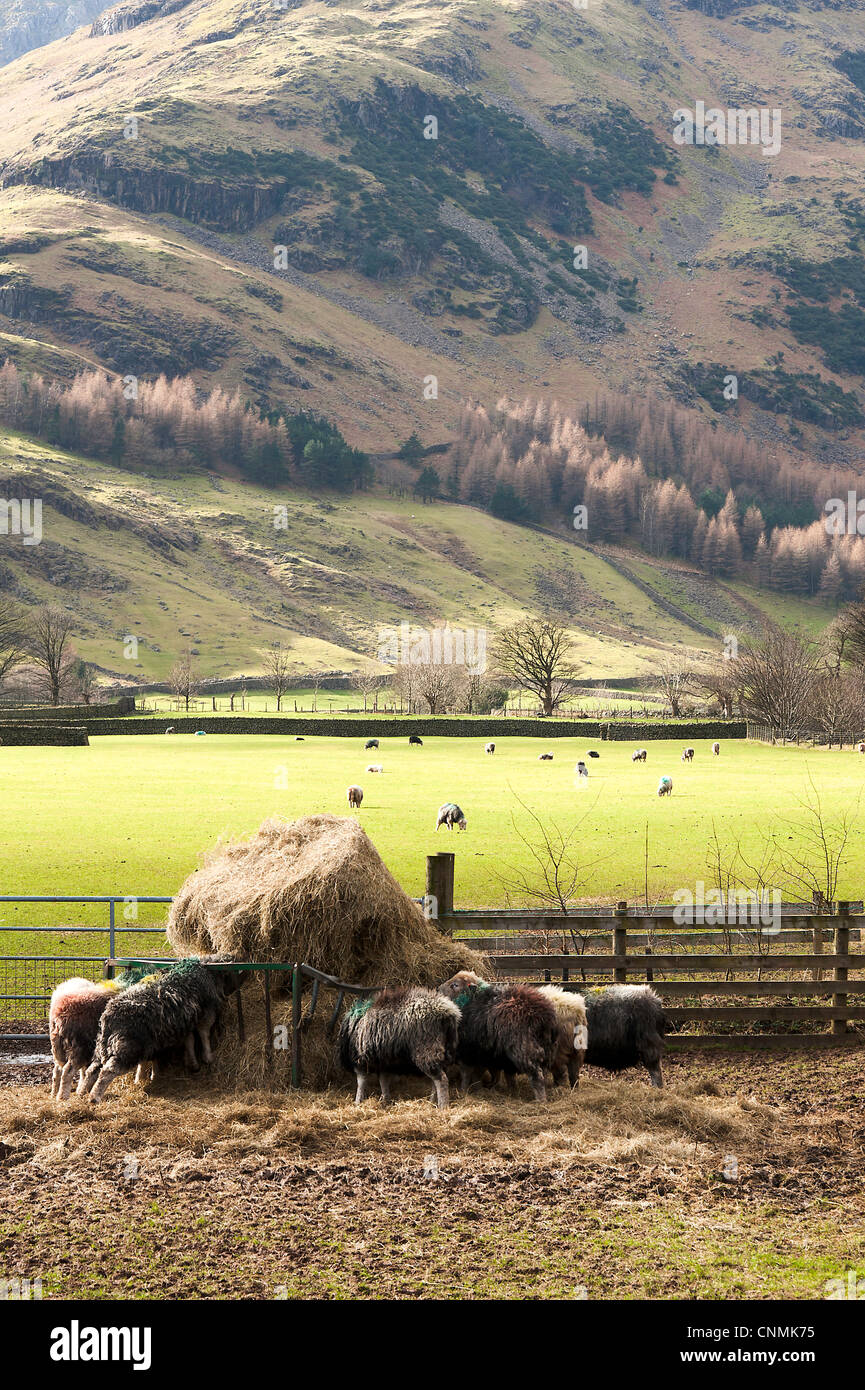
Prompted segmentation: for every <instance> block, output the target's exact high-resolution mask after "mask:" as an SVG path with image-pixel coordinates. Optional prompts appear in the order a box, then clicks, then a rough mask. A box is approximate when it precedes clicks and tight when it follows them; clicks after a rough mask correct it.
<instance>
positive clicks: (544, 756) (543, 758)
mask: <svg viewBox="0 0 865 1390" xmlns="http://www.w3.org/2000/svg"><path fill="white" fill-rule="evenodd" d="M552 761H553V755H552V753H539V754H538V762H539V763H551V762H552Z"/></svg>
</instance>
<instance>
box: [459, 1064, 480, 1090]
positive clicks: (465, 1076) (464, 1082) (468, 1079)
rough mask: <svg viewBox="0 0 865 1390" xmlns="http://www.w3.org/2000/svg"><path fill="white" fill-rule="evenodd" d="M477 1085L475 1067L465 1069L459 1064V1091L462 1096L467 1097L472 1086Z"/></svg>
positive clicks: (465, 1067)
mask: <svg viewBox="0 0 865 1390" xmlns="http://www.w3.org/2000/svg"><path fill="white" fill-rule="evenodd" d="M477 1083H478V1071H477V1067H467V1066H465V1065H464V1064H463V1063H460V1090H461V1091H462V1093H463V1095H464V1096H467V1095H468V1093H469V1091H470V1090H471V1088H472V1086H476V1085H477Z"/></svg>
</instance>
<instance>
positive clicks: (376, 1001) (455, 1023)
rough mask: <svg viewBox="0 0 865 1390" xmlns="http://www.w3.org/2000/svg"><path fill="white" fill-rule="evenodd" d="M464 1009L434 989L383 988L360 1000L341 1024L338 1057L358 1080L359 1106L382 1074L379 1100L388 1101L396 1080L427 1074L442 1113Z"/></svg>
mask: <svg viewBox="0 0 865 1390" xmlns="http://www.w3.org/2000/svg"><path fill="white" fill-rule="evenodd" d="M459 1024H460V1011H459V1009H458V1008H457V1006H456V1004H454V1003H452V1002H451V1000H450V999H444V998H442V996H441V995H440V994H438V993H436V992H435V991H434V990H431V989H420V988H408V987H406V986H398V987H397V988H389V989H382V990H379V992H378V993H377V994H375V995H373V996H372V998H371V999H359V1000H358V1001H357V1002H356V1003H355V1004H354V1005H353V1007H352V1008H351V1009H349V1011H348V1013H347V1014H346V1015H345V1017H344V1018H343V1020H342V1023H341V1025H340V1030H339V1038H338V1049H339V1059H340V1062H341V1063H342V1065H343V1066H344V1067H345V1069H346V1071H353V1072H354V1074H355V1076H356V1077H357V1094H356V1095H355V1098H354V1103H355V1105H360V1104H361V1103H362V1101H363V1100H364V1099H365V1098H366V1093H367V1086H368V1084H369V1082H370V1079H371V1078H372V1077H374V1076H376V1075H377V1076H378V1082H379V1086H380V1088H381V1097H382V1100H383V1102H384V1104H385V1105H388V1104H389V1103H390V1098H391V1097H390V1078H391V1077H392V1076H417V1075H421V1076H428V1077H429V1078H430V1080H431V1081H432V1083H433V1086H434V1087H435V1098H436V1102H437V1104H438V1107H439V1109H440V1110H445V1109H447V1106H448V1103H449V1099H450V1097H449V1094H448V1078H447V1068H448V1067H449V1066H452V1065H453V1063H454V1061H455V1060H456V1054H457V1035H458V1032H459Z"/></svg>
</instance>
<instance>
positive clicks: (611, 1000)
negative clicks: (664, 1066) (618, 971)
mask: <svg viewBox="0 0 865 1390" xmlns="http://www.w3.org/2000/svg"><path fill="white" fill-rule="evenodd" d="M585 998H586V1017H587V1019H588V1028H589V1045H588V1048H587V1050H586V1057H585V1062H586V1065H587V1066H592V1067H603V1068H604V1069H605V1070H606V1071H612V1072H617V1071H624V1070H625V1068H626V1067H638V1066H644V1067H645V1068H646V1070H647V1071H648V1073H649V1076H650V1077H651V1081H652V1085H653V1086H663V1084H664V1078H663V1076H662V1074H661V1057H662V1055H663V1051H664V1033H665V1032H666V1028H667V1020H666V1018H665V1017H664V1010H663V1007H662V1005H661V1001H660V999H659V998H658V996H657V994H656V993H655V991H654V990H653V989H650V988H649V986H648V985H608V986H607V988H606V989H595V990H589V992H588V993H587V994H586V997H585Z"/></svg>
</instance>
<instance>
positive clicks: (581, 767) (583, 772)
mask: <svg viewBox="0 0 865 1390" xmlns="http://www.w3.org/2000/svg"><path fill="white" fill-rule="evenodd" d="M577 777H578V778H579V779H580V781H585V782H588V780H589V769H588V768H587V767H586V764H585V763H584V762H578V763H577Z"/></svg>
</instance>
